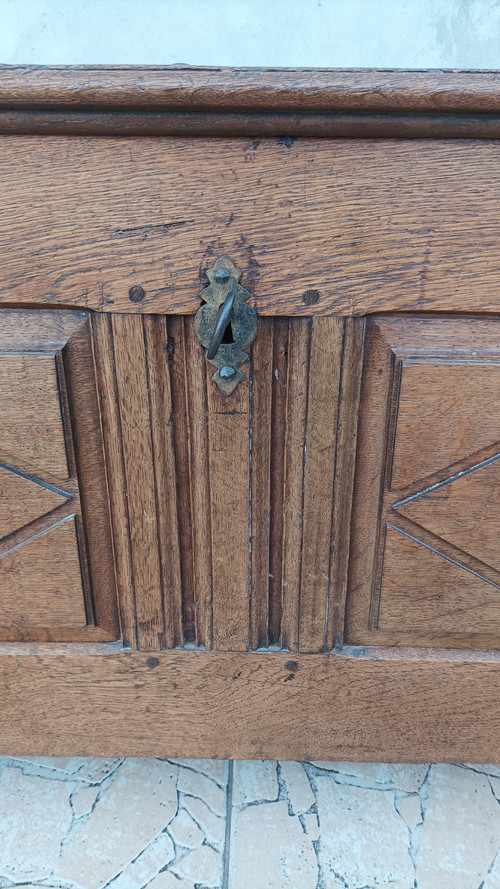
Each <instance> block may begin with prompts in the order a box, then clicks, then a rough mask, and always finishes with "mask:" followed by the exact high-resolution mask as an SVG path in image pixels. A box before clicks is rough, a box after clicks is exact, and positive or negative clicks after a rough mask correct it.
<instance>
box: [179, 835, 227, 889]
mask: <svg viewBox="0 0 500 889" xmlns="http://www.w3.org/2000/svg"><path fill="white" fill-rule="evenodd" d="M170 869H171V871H172V872H173V873H174V874H178V875H179V876H180V877H187V879H188V880H192V881H193V883H195V885H196V884H201V885H203V886H220V884H221V880H222V858H221V856H220V854H219V853H218V852H216V851H215V849H212V848H211V846H198V848H197V849H194V850H193V851H192V852H188V854H187V855H184V856H183V857H182V858H179V860H178V861H176V862H175V864H173V865H172V866H171V868H170ZM179 889H183V884H181V886H180V887H179Z"/></svg>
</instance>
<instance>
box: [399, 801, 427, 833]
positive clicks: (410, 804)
mask: <svg viewBox="0 0 500 889" xmlns="http://www.w3.org/2000/svg"><path fill="white" fill-rule="evenodd" d="M396 808H397V810H398V812H399V814H400V815H401V817H402V818H404V820H405V821H406V823H407V825H408V827H416V826H417V824H421V822H422V807H421V805H420V797H419V796H418V794H413V795H412V796H403V797H402V798H401V799H400V800H399V802H397V803H396Z"/></svg>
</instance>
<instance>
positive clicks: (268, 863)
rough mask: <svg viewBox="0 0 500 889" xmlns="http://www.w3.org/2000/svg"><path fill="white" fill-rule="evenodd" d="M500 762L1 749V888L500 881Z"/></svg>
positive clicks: (457, 885)
mask: <svg viewBox="0 0 500 889" xmlns="http://www.w3.org/2000/svg"><path fill="white" fill-rule="evenodd" d="M499 849H500V766H488V765H431V766H428V765H376V764H353V763H342V762H341V763H332V762H312V763H299V762H278V763H276V762H234V763H226V762H219V761H215V760H177V759H176V760H159V759H142V760H141V759H124V760H121V759H78V758H67V759H61V758H59V759H53V758H52V759H51V758H36V759H33V758H23V759H20V758H16V759H12V758H8V757H0V887H1V889H4V887H12V886H17V887H23V889H33V887H35V886H37V887H42V886H43V887H47V889H49V887H50V889H76V887H78V889H104V887H106V889H145V887H148V889H376V887H380V886H390V887H392V889H500V852H499Z"/></svg>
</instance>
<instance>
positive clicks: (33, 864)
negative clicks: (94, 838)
mask: <svg viewBox="0 0 500 889" xmlns="http://www.w3.org/2000/svg"><path fill="white" fill-rule="evenodd" d="M73 788H74V784H71V783H68V784H67V783H66V782H64V781H51V780H50V779H47V778H37V777H36V776H33V775H23V773H22V771H21V769H18V768H15V767H10V768H7V769H5V771H3V772H2V774H1V776H0V873H2V874H3V875H4V876H8V877H12V878H15V879H16V880H22V879H33V878H35V879H41V878H42V877H47V876H49V874H51V873H52V871H53V869H54V863H55V862H56V861H57V856H58V855H59V850H60V847H61V842H62V840H63V837H64V836H65V835H66V833H67V831H68V830H69V828H70V826H71V822H72V819H73V813H72V811H71V805H70V801H69V797H70V793H71V791H72V790H73Z"/></svg>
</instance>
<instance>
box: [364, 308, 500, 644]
mask: <svg viewBox="0 0 500 889" xmlns="http://www.w3.org/2000/svg"><path fill="white" fill-rule="evenodd" d="M365 357H366V360H365V368H364V376H363V386H362V399H361V407H360V426H359V447H358V455H357V476H356V485H355V496H354V508H353V541H352V550H351V566H350V579H349V596H348V617H347V626H348V632H347V639H348V640H349V641H350V642H355V643H359V644H381V645H386V644H387V645H419V646H420V645H424V646H430V647H432V646H434V647H441V646H442V647H457V648H458V647H478V648H498V647H499V646H500V533H499V532H500V509H499V503H500V412H499V410H498V404H499V398H500V324H499V323H498V321H497V320H493V319H492V320H485V319H480V318H463V319H457V318H439V319H437V318H429V317H427V318H425V317H424V318H418V319H417V318H415V317H407V318H402V317H399V318H398V317H394V318H374V319H372V320H371V321H370V322H369V324H368V328H367V343H366V349H365Z"/></svg>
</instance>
